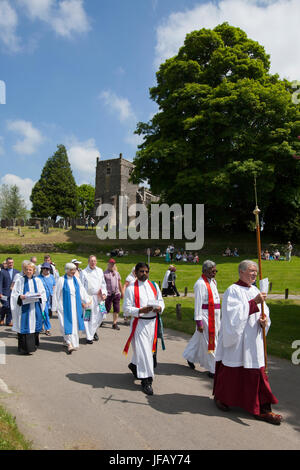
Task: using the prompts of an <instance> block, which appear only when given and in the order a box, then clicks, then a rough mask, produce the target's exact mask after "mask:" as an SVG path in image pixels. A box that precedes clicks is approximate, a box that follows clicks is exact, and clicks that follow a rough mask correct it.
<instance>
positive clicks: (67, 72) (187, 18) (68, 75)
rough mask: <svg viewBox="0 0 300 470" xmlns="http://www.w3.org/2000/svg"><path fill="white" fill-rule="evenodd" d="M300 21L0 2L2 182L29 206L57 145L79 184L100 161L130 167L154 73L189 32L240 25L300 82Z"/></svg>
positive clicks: (148, 3) (122, 6)
mask: <svg viewBox="0 0 300 470" xmlns="http://www.w3.org/2000/svg"><path fill="white" fill-rule="evenodd" d="M299 17H300V2H299V0H220V1H208V0H202V1H200V0H0V60H1V62H0V64H1V66H0V80H1V82H0V85H1V87H2V91H3V83H5V85H6V100H5V104H3V99H2V100H1V90H0V102H1V104H0V159H1V166H0V184H4V183H6V184H17V185H18V186H19V187H20V190H21V192H22V195H23V197H24V198H25V199H26V201H28V200H29V195H30V192H31V188H32V186H33V184H34V183H35V182H36V181H37V180H38V179H39V177H40V174H41V171H42V168H43V166H44V164H45V162H46V160H47V158H48V157H50V156H51V155H53V153H54V152H55V151H56V146H57V145H58V144H64V145H65V146H66V147H67V150H68V155H69V159H70V162H71V166H72V170H73V174H74V176H75V179H76V182H77V184H82V183H91V184H94V180H95V163H96V158H97V156H101V158H103V159H107V158H113V157H117V156H118V155H119V153H123V156H124V157H125V158H127V159H129V160H132V159H133V157H134V156H135V153H136V150H137V145H138V143H139V140H138V138H137V136H135V135H134V134H133V131H134V130H135V128H136V123H137V122H138V121H148V120H149V119H150V118H151V116H152V115H153V114H154V113H155V112H156V111H157V108H156V105H155V103H153V102H152V101H151V100H150V99H149V88H150V87H151V86H153V85H154V84H155V73H156V71H157V69H158V66H159V64H160V63H161V62H162V61H164V60H165V59H166V58H167V57H171V56H173V55H175V54H176V53H177V51H178V48H179V47H180V46H181V45H182V43H183V40H184V37H185V35H186V34H187V33H188V32H190V31H192V30H195V29H201V28H202V27H207V28H213V27H215V26H216V25H217V24H220V23H222V22H223V21H228V22H229V23H230V24H233V25H234V26H239V27H241V28H242V29H244V30H245V31H246V32H247V34H248V35H249V36H250V37H251V38H253V39H255V40H257V41H259V42H260V43H261V44H263V45H264V46H265V47H266V50H267V52H268V53H270V54H271V61H272V72H278V73H279V74H280V75H281V76H282V77H287V78H289V79H290V80H300V65H299V64H300V52H299V50H300V48H299V47H298V44H299V36H300V33H299Z"/></svg>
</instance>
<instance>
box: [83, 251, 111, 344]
mask: <svg viewBox="0 0 300 470" xmlns="http://www.w3.org/2000/svg"><path fill="white" fill-rule="evenodd" d="M82 276H83V285H84V287H85V289H86V291H87V293H88V294H89V295H90V296H91V297H92V307H91V316H90V319H89V320H88V321H85V322H84V326H85V331H86V343H87V344H93V341H98V340H99V337H98V334H97V328H98V327H99V326H100V325H101V323H102V321H103V315H104V314H103V313H102V311H101V309H100V302H102V301H104V300H105V299H106V297H107V288H106V282H105V278H104V273H103V270H102V269H101V268H98V267H97V258H96V256H95V255H90V256H89V259H88V266H87V267H86V268H85V269H84V270H83V272H82Z"/></svg>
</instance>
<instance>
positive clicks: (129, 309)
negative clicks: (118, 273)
mask: <svg viewBox="0 0 300 470" xmlns="http://www.w3.org/2000/svg"><path fill="white" fill-rule="evenodd" d="M123 311H124V313H125V314H126V315H128V316H129V315H130V316H131V317H138V316H139V309H138V308H137V307H135V300H134V286H128V287H127V289H126V290H125V295H124V302H123Z"/></svg>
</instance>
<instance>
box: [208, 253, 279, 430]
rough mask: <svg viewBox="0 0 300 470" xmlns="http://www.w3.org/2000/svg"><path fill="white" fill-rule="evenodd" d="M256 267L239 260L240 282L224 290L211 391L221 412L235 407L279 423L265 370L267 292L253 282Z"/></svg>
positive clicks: (275, 401) (267, 316)
mask: <svg viewBox="0 0 300 470" xmlns="http://www.w3.org/2000/svg"><path fill="white" fill-rule="evenodd" d="M257 270H258V269H257V264H256V263H255V262H254V261H251V260H244V261H242V262H241V263H240V264H239V281H238V282H236V283H235V284H232V285H231V286H230V287H229V288H228V289H227V290H226V291H225V293H224V296H223V302H222V320H221V329H220V336H219V342H218V347H217V351H216V373H215V381H214V391H213V394H214V400H215V403H216V406H217V407H218V408H219V409H221V410H222V411H228V410H229V407H230V406H237V407H239V408H243V409H245V410H246V411H248V412H249V413H251V414H253V415H254V416H255V418H256V419H260V420H263V421H266V422H268V423H271V424H277V425H278V424H280V422H281V421H282V416H281V415H278V414H275V413H273V412H272V410H271V404H276V403H278V400H277V398H276V397H275V396H274V395H273V393H272V391H271V388H270V385H269V381H268V377H267V375H266V372H265V357H264V344H263V328H265V331H266V333H267V331H268V329H269V327H270V323H271V322H270V315H269V309H268V307H267V305H266V303H265V299H266V297H267V294H266V293H263V292H262V293H261V292H260V291H259V290H258V288H257V287H256V286H255V285H254V282H255V280H256V276H257ZM262 304H263V305H264V318H263V317H262V307H261V306H262Z"/></svg>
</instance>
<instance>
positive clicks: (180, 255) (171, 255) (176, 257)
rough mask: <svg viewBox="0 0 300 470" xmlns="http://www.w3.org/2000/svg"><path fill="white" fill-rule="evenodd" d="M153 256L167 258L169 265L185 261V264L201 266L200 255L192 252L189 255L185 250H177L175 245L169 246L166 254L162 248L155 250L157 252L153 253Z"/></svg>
mask: <svg viewBox="0 0 300 470" xmlns="http://www.w3.org/2000/svg"><path fill="white" fill-rule="evenodd" d="M152 256H159V257H161V258H165V261H166V262H167V263H172V262H174V261H176V262H180V261H183V262H184V263H194V264H199V255H198V253H192V252H191V251H189V252H188V253H187V252H186V251H185V250H184V249H183V248H182V249H180V250H176V249H175V247H174V245H169V246H167V248H166V250H165V252H162V251H161V250H160V248H155V250H154V251H153V252H152Z"/></svg>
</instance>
